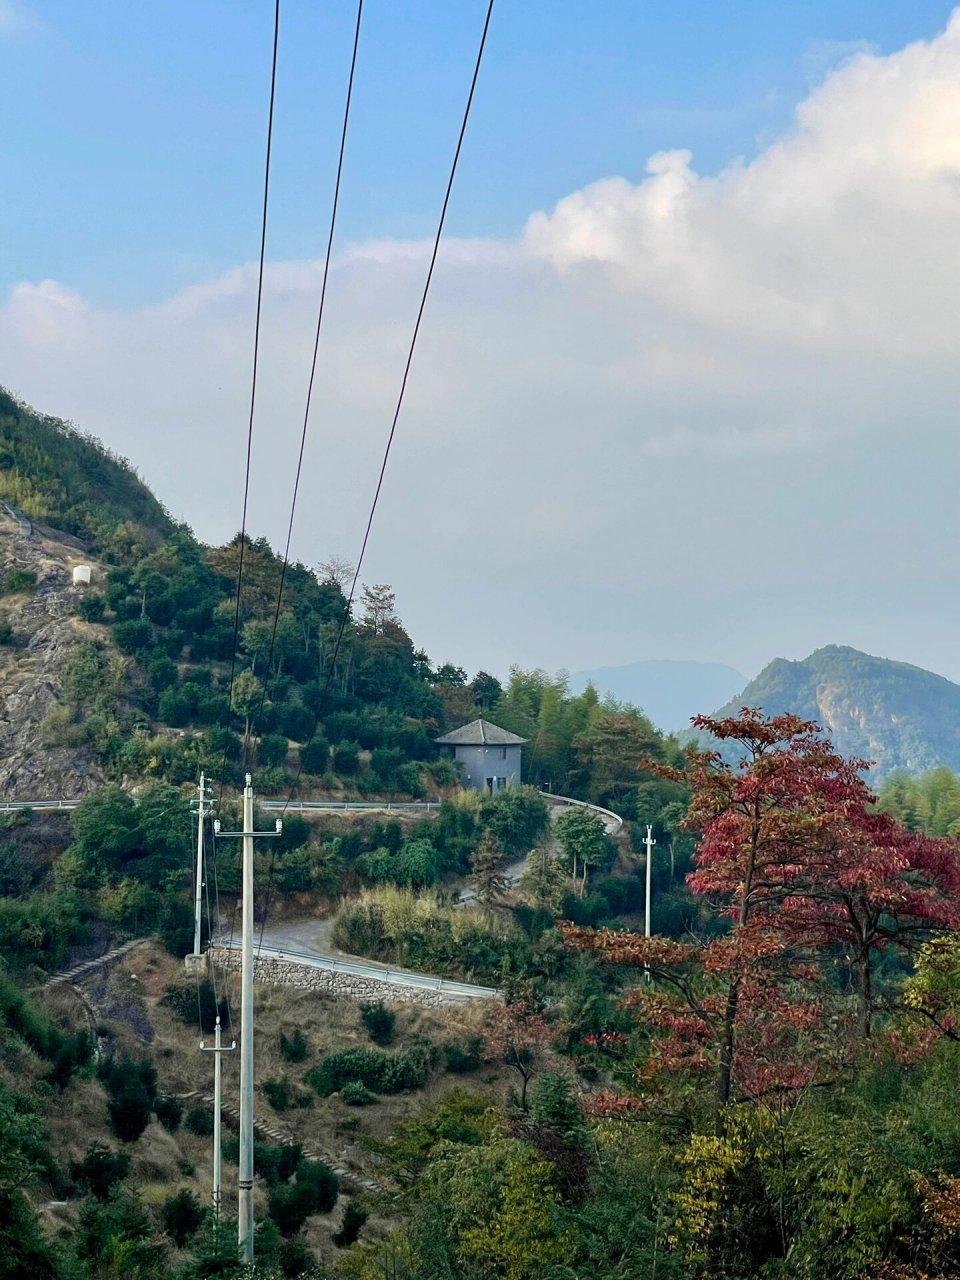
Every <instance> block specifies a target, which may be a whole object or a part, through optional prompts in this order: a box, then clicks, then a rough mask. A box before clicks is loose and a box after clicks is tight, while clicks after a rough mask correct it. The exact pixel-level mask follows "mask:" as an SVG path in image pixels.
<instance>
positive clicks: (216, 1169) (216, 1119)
mask: <svg viewBox="0 0 960 1280" xmlns="http://www.w3.org/2000/svg"><path fill="white" fill-rule="evenodd" d="M213 1050H214V1052H213V1215H214V1218H215V1219H216V1223H217V1226H218V1227H219V1225H220V1160H221V1154H222V1153H221V1151H220V1077H221V1072H220V1017H219V1015H217V1026H216V1030H215V1031H214V1040H213Z"/></svg>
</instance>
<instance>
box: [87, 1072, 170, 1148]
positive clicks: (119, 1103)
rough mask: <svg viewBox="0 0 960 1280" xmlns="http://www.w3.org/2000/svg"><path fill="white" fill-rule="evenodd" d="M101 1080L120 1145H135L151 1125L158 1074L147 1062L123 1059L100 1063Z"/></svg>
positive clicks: (111, 1121) (111, 1120)
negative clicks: (124, 1143)
mask: <svg viewBox="0 0 960 1280" xmlns="http://www.w3.org/2000/svg"><path fill="white" fill-rule="evenodd" d="M99 1075H100V1078H101V1080H102V1081H103V1083H104V1085H105V1087H106V1090H107V1094H108V1101H107V1111H108V1112H109V1113H110V1123H111V1124H112V1125H113V1131H114V1133H115V1134H116V1135H117V1137H118V1138H119V1139H120V1141H121V1142H135V1141H136V1140H137V1138H139V1137H140V1135H141V1133H143V1131H144V1129H146V1127H147V1125H148V1124H149V1122H150V1114H151V1112H152V1111H153V1104H154V1102H155V1101H156V1097H157V1073H156V1070H155V1069H154V1067H153V1066H152V1065H151V1064H150V1063H149V1062H134V1061H132V1060H131V1059H130V1058H128V1057H126V1056H124V1057H122V1058H121V1059H120V1060H119V1061H117V1060H116V1059H115V1058H108V1059H107V1060H106V1061H105V1062H104V1063H102V1064H101V1067H100V1072H99Z"/></svg>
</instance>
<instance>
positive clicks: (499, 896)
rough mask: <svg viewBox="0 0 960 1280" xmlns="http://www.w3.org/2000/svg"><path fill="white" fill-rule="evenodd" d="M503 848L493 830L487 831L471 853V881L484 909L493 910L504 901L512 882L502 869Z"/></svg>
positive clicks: (477, 898) (478, 900)
mask: <svg viewBox="0 0 960 1280" xmlns="http://www.w3.org/2000/svg"><path fill="white" fill-rule="evenodd" d="M502 862H503V849H502V848H501V847H500V843H499V841H498V840H497V838H496V836H494V835H493V834H492V833H491V832H489V831H485V832H484V833H483V837H482V839H481V840H480V843H479V844H478V845H477V847H476V849H474V851H473V853H472V854H471V855H470V883H471V885H472V886H473V892H474V895H475V897H476V900H477V902H478V903H479V904H480V906H481V907H482V908H483V910H484V911H486V912H489V911H492V910H493V909H494V908H495V907H498V906H500V905H501V904H502V902H503V897H504V894H505V893H506V892H507V889H508V888H509V887H510V882H509V881H508V880H507V877H506V876H505V875H503V873H502V872H501V870H500V866H501V863H502Z"/></svg>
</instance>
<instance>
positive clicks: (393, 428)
mask: <svg viewBox="0 0 960 1280" xmlns="http://www.w3.org/2000/svg"><path fill="white" fill-rule="evenodd" d="M493 5H494V0H489V3H488V5H487V13H486V18H485V19H484V24H483V32H482V34H481V37H480V47H479V49H478V51H477V60H476V63H475V65H474V68H473V76H472V78H471V80H470V91H469V93H468V94H467V103H466V107H465V108H464V112H463V120H462V121H461V124H460V133H459V135H458V137H457V145H456V149H455V151H454V154H453V163H452V165H451V166H450V176H449V178H448V180H447V187H446V191H445V193H444V197H443V205H442V208H441V210H440V219H439V222H438V224H437V231H436V235H435V237H434V241H433V250H432V252H431V254H430V265H429V267H428V269H427V276H426V280H425V281H424V286H423V293H422V296H421V298H420V306H419V308H418V310H417V318H416V322H415V324H414V326H413V334H412V336H411V339H410V346H409V349H408V351H407V359H406V363H405V365H404V370H403V377H402V379H401V382H400V392H399V395H398V396H397V403H396V408H395V409H394V413H393V420H392V422H391V424H390V432H389V434H388V436H387V443H386V448H385V449H384V453H383V460H382V462H381V464H380V473H379V476H378V477H377V486H376V490H375V492H374V495H373V502H372V504H371V506H370V513H369V516H368V517H367V524H366V528H365V530H364V535H363V542H362V544H361V547H360V555H359V556H358V558H357V564H356V568H355V570H354V574H353V581H352V582H351V584H350V593H349V595H348V597H347V602H346V607H345V609H344V611H343V617H342V618H341V620H340V627H339V630H338V632H337V639H336V643H335V645H334V649H333V656H332V657H331V659H330V666H329V668H328V670H327V678H326V680H325V682H324V685H323V689H322V692H321V696H320V701H319V705H321V706H322V705H323V704H324V703H325V701H326V696H327V692H328V691H329V688H330V684H331V681H332V679H333V673H334V671H335V670H336V664H337V658H338V657H339V654H340V647H341V644H342V643H343V635H344V631H345V630H346V626H347V622H348V621H349V619H350V611H351V609H352V607H353V601H354V597H355V595H356V591H357V583H358V582H359V580H360V571H361V569H362V567H363V559H364V556H365V555H366V551H367V543H368V542H369V540H370V531H371V529H372V528H373V519H374V516H375V515H376V510H377V504H378V503H379V501H380V493H381V490H382V489H383V480H384V476H385V475H386V471H387V463H388V462H389V459H390V451H391V449H392V447H393V441H394V437H395V435H396V432H397V423H398V422H399V420H400V410H401V409H402V407H403V399H404V396H405V394H406V390H407V382H408V380H409V377H410V368H411V365H412V364H413V354H414V351H415V349H416V345H417V338H418V337H419V335H420V325H421V322H422V320H423V314H424V311H425V309H426V305H427V296H428V294H429V292H430V284H431V282H432V280H433V271H434V267H435V266H436V262H437V255H438V253H439V251H440V240H441V237H442V235H443V228H444V224H445V222H446V218H447V209H448V207H449V204H450V195H451V192H452V191H453V182H454V178H455V177H456V173H457V165H458V163H459V160H460V152H461V150H462V148H463V139H464V136H465V134H466V132H467V123H468V121H469V119H470V109H471V107H472V106H473V98H474V93H475V90H476V87H477V80H478V78H479V75H480V65H481V63H482V61H483V52H484V49H485V47H486V43H487V33H488V31H489V30H490V19H491V17H492V15H493ZM302 773H303V763H302V761H301V763H300V765H299V767H298V769H297V774H296V777H295V778H294V781H293V784H292V786H291V788H290V793H289V795H288V796H287V799H286V801H285V802H284V806H283V809H282V810H281V817H282V816H283V814H285V813H286V811H287V809H288V807H289V805H290V802H291V801H292V799H293V796H294V792H295V791H296V788H297V784H298V783H299V781H300V777H301V775H302Z"/></svg>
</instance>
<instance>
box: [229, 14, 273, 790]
mask: <svg viewBox="0 0 960 1280" xmlns="http://www.w3.org/2000/svg"><path fill="white" fill-rule="evenodd" d="M279 44H280V0H275V4H274V11H273V56H272V59H271V64H270V108H269V111H268V113H267V153H266V160H265V163H264V170H263V212H262V215H261V219H260V269H259V273H258V276H257V313H256V320H255V322H254V329H253V371H252V376H251V379H250V415H249V419H248V422H247V458H246V467H245V470H244V479H243V518H242V520H241V522H240V560H239V564H238V567H237V598H236V607H235V609H234V616H233V645H232V649H233V653H232V655H231V658H230V684H229V687H228V690H227V705H228V706H231V707H232V705H233V682H234V679H235V677H236V674H237V643H238V640H239V636H240V596H241V592H242V587H243V553H244V548H245V546H246V540H247V507H248V504H249V500H250V463H251V458H252V454H253V418H254V412H255V410H256V404H257V370H258V368H259V363H260V313H261V310H262V307H263V273H264V264H265V261H266V255H267V207H268V205H269V200H270V156H271V152H272V150H273V108H274V104H275V102H276V96H277V49H278V47H279ZM223 754H224V758H223V764H224V765H226V755H227V753H226V748H224V753H223ZM220 772H221V778H220V799H221V800H222V799H223V768H222V767H221V771H220Z"/></svg>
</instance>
